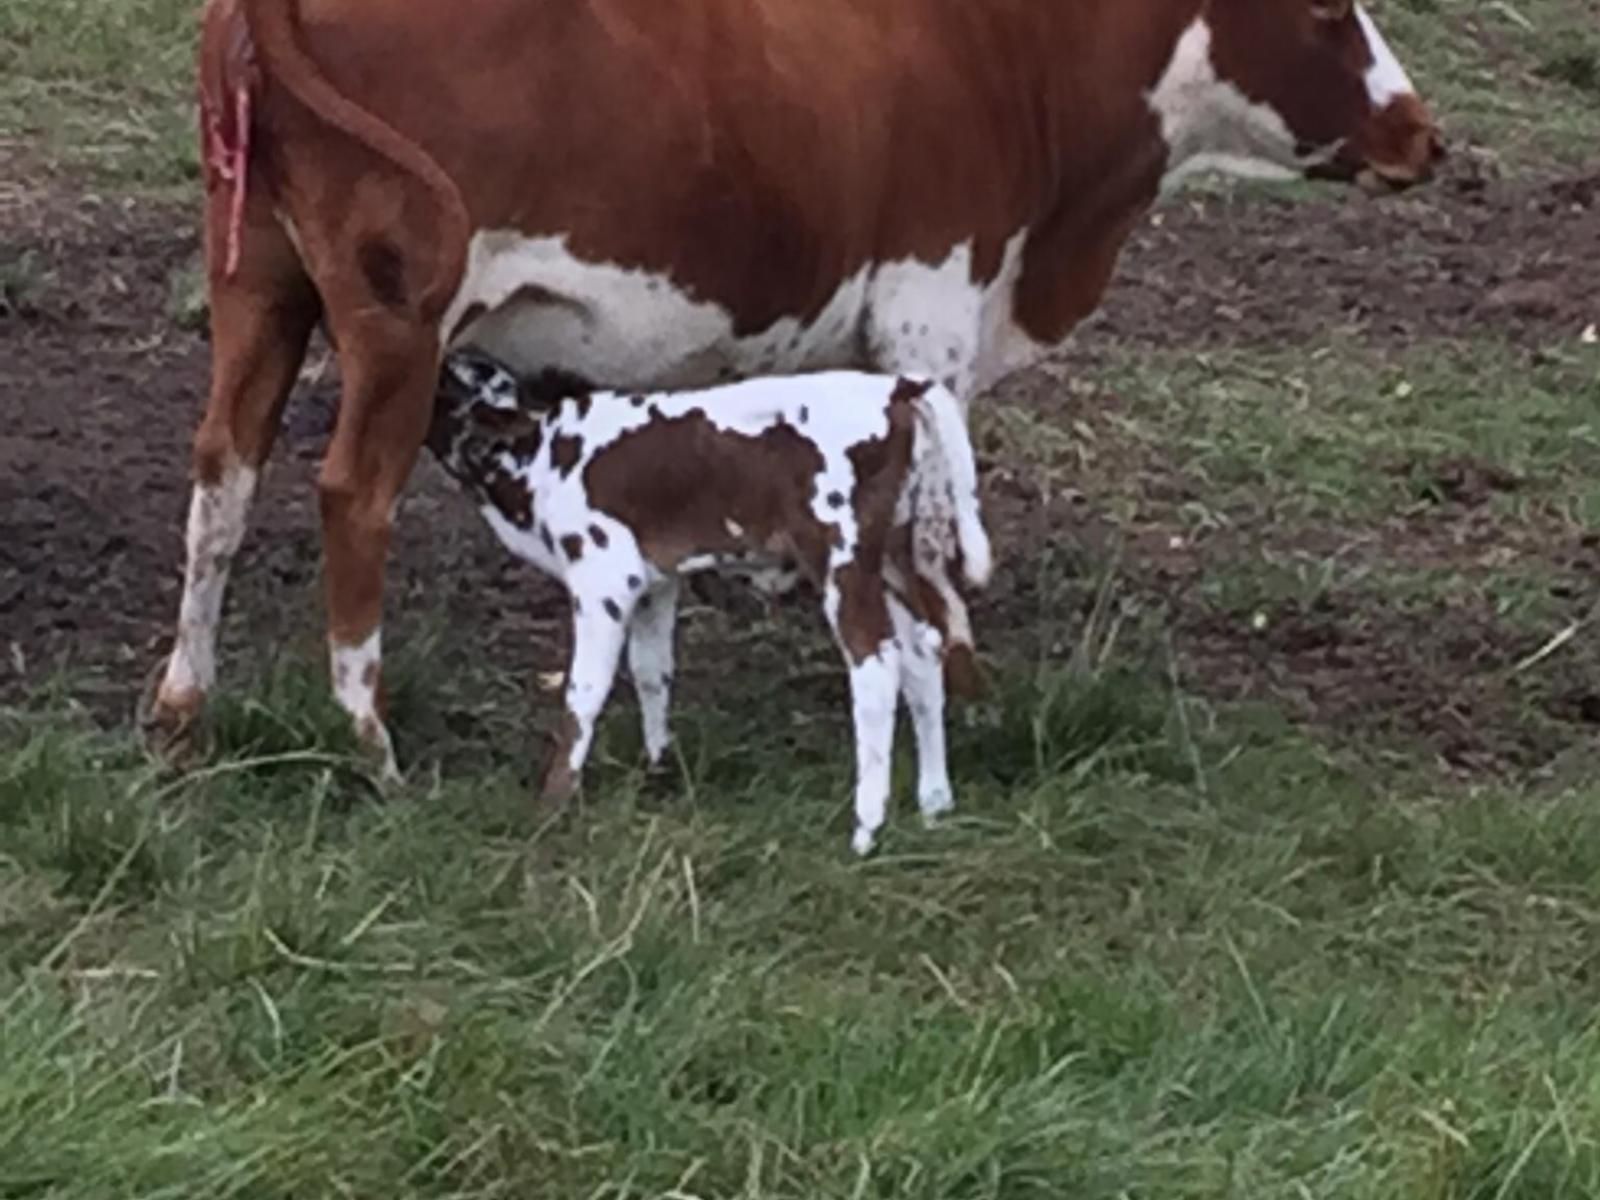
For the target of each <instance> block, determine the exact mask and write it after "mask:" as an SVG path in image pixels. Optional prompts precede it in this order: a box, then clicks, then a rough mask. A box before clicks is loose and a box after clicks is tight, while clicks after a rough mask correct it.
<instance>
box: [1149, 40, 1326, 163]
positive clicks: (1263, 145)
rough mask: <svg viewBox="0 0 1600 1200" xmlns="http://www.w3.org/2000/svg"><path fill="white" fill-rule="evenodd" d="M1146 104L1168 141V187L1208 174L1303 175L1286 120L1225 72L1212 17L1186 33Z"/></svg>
mask: <svg viewBox="0 0 1600 1200" xmlns="http://www.w3.org/2000/svg"><path fill="white" fill-rule="evenodd" d="M1146 101H1147V103H1148V104H1149V105H1150V108H1151V110H1152V111H1153V112H1154V113H1155V114H1156V117H1157V119H1158V120H1160V122H1161V136H1162V139H1163V140H1164V141H1165V142H1166V143H1167V149H1168V158H1167V170H1166V174H1165V176H1164V178H1163V179H1162V186H1163V187H1164V188H1170V187H1172V186H1174V185H1175V184H1177V183H1178V182H1179V181H1180V180H1182V179H1184V178H1186V177H1187V176H1189V175H1193V174H1196V173H1197V172H1201V171H1211V170H1214V171H1222V172H1225V173H1227V174H1230V175H1240V176H1245V177H1247V178H1258V179H1293V178H1296V177H1297V176H1298V174H1299V165H1300V163H1299V160H1298V159H1297V158H1296V155H1295V139H1294V134H1293V133H1291V132H1290V130H1289V126H1288V124H1287V123H1286V122H1285V121H1284V119H1283V118H1282V117H1281V116H1280V115H1279V114H1278V113H1277V111H1276V110H1275V109H1273V108H1272V107H1270V106H1269V105H1265V104H1256V103H1254V102H1252V101H1251V100H1250V99H1249V98H1248V97H1247V96H1246V95H1245V94H1244V93H1243V92H1241V91H1240V90H1239V89H1238V88H1237V87H1235V86H1234V85H1233V84H1231V83H1229V82H1228V81H1227V80H1224V79H1222V78H1220V77H1219V76H1218V75H1217V70H1216V67H1215V65H1214V64H1213V63H1212V61H1211V27H1210V26H1209V25H1208V24H1207V23H1206V21H1205V18H1204V17H1196V18H1195V20H1194V21H1193V22H1191V23H1190V25H1189V27H1188V28H1187V29H1185V30H1184V31H1183V36H1182V37H1180V38H1179V39H1178V44H1177V46H1176V47H1175V48H1174V49H1173V52H1172V58H1171V60H1170V61H1169V62H1168V64H1167V69H1166V70H1165V71H1164V72H1163V73H1162V76H1161V78H1160V80H1158V81H1157V83H1156V86H1155V87H1154V88H1152V89H1151V90H1150V93H1149V95H1148V96H1147V97H1146Z"/></svg>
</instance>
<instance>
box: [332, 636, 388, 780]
mask: <svg viewBox="0 0 1600 1200" xmlns="http://www.w3.org/2000/svg"><path fill="white" fill-rule="evenodd" d="M328 658H329V667H330V670H331V671H332V674H333V694H334V697H335V699H337V700H338V701H339V705H340V707H342V708H343V709H344V710H345V712H347V713H349V714H350V720H351V721H352V722H353V723H354V724H355V727H356V733H357V735H358V736H359V737H360V738H361V740H362V741H364V742H366V743H367V744H368V745H369V746H370V747H371V748H372V749H373V750H375V751H377V752H378V754H379V755H381V757H382V760H383V761H382V767H381V770H382V774H383V778H384V779H385V781H387V782H391V783H393V782H396V781H398V780H399V778H400V769H399V767H398V766H397V765H396V763H395V759H394V746H393V744H392V743H391V742H390V740H389V731H388V730H387V729H385V728H384V724H383V718H382V716H380V715H379V713H378V675H379V672H380V671H381V670H382V667H383V635H382V633H381V632H380V631H379V630H376V629H375V630H373V631H372V633H371V634H370V635H369V636H368V637H367V640H366V641H364V642H361V643H359V644H357V645H348V644H345V643H341V642H337V641H330V642H329V644H328Z"/></svg>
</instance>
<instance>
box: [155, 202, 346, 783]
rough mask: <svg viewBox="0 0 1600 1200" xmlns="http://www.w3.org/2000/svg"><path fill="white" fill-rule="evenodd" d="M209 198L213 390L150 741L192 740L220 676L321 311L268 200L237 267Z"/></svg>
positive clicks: (168, 749) (253, 213)
mask: <svg viewBox="0 0 1600 1200" xmlns="http://www.w3.org/2000/svg"><path fill="white" fill-rule="evenodd" d="M225 198H226V193H218V195H217V196H215V197H213V199H212V202H211V204H212V211H211V212H210V213H209V214H208V219H207V235H208V239H207V240H208V244H207V259H208V264H209V271H210V281H209V302H210V319H211V392H210V397H209V400H208V402H207V405H206V411H205V416H204V418H203V419H202V420H201V422H200V425H199V428H198V429H197V430H196V432H195V437H194V467H193V470H194V485H193V491H192V493H191V496H190V501H189V518H188V524H187V528H186V532H185V550H186V561H185V565H184V578H183V597H182V599H181V601H180V603H179V610H178V628H177V635H176V638H175V640H174V643H173V648H172V652H171V654H170V656H169V657H168V659H167V662H166V666H165V668H164V670H163V671H162V674H161V677H160V680H159V683H158V684H157V686H156V689H155V694H154V696H153V697H151V698H150V700H149V703H148V705H147V707H146V708H145V710H144V712H143V713H142V714H141V716H142V723H143V725H144V727H145V733H146V736H147V738H148V739H149V741H150V742H151V743H152V745H153V747H154V748H156V749H158V750H161V751H163V752H165V753H169V754H178V753H180V752H182V751H183V750H184V749H186V748H187V743H188V735H189V733H190V730H191V727H192V725H193V723H194V721H195V719H196V718H197V717H198V716H199V714H200V711H201V708H202V706H203V704H204V701H205V698H206V695H207V693H208V692H209V691H210V690H211V688H212V686H213V685H214V683H215V682H216V643H217V627H218V623H219V621H220V619H221V615H222V602H223V596H224V593H225V592H226V590H227V584H228V573H229V569H230V567H231V566H232V562H233V557H234V555H235V554H236V553H237V551H238V549H239V544H240V542H241V541H242V540H243V537H244V532H245V525H246V521H247V518H248V515H249V511H250V502H251V499H252V497H253V496H254V494H255V489H256V483H257V480H258V479H259V477H260V473H261V469H262V465H263V464H264V463H265V461H266V458H267V455H268V453H269V452H270V451H271V449H272V443H273V440H274V437H275V435H276V433H277V428H278V421H279V418H280V415H281V414H282V411H283V404H284V401H285V400H286V399H287V398H288V395H289V390H290V388H291V387H292V386H293V384H294V380H295V374H296V372H297V371H298V370H299V368H300V364H301V361H302V359H303V358H304V355H305V348H306V342H307V340H308V339H309V338H310V335H311V331H312V328H313V326H314V325H315V323H316V319H317V315H318V311H319V308H318V302H317V296H316V293H315V291H314V290H313V288H312V286H311V283H310V280H309V279H308V278H307V277H306V274H305V272H304V270H303V268H302V267H301V265H300V260H299V258H298V256H297V255H296V254H295V251H294V247H293V246H292V245H291V244H290V242H289V240H288V238H287V237H286V236H285V235H284V233H283V231H282V230H281V229H280V228H279V227H278V225H277V223H276V222H275V220H274V219H273V218H272V215H271V213H270V212H269V211H265V208H264V205H252V207H251V208H250V209H249V210H248V212H247V220H248V224H247V226H246V228H245V232H244V236H243V238H242V245H241V257H240V261H239V263H238V267H237V269H236V271H235V272H234V273H233V274H231V275H228V274H227V273H226V272H225V271H224V270H223V266H222V260H223V257H224V254H225V251H224V249H223V247H221V246H220V245H217V244H216V243H217V242H218V241H219V240H220V239H221V237H222V236H223V235H222V233H221V230H222V229H224V228H225V222H224V219H223V217H222V216H221V215H220V214H219V212H218V206H219V205H220V204H222V203H223V202H224V200H225Z"/></svg>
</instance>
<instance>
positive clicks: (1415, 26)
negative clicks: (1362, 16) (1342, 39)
mask: <svg viewBox="0 0 1600 1200" xmlns="http://www.w3.org/2000/svg"><path fill="white" fill-rule="evenodd" d="M1370 7H1371V9H1372V12H1373V15H1374V17H1375V18H1376V19H1377V20H1378V21H1379V22H1380V23H1381V25H1382V27H1383V30H1384V32H1385V35H1386V36H1387V37H1389V39H1390V40H1391V41H1392V42H1393V43H1394V45H1395V50H1396V53H1397V54H1398V55H1399V57H1400V58H1401V60H1402V61H1403V62H1404V63H1405V65H1406V67H1407V69H1408V70H1409V71H1410V72H1411V74H1412V76H1413V77H1414V78H1415V80H1416V82H1417V86H1418V88H1419V89H1420V90H1421V91H1422V93H1423V94H1424V95H1426V96H1427V97H1428V99H1429V101H1430V102H1431V103H1432V104H1433V106H1434V107H1435V108H1436V109H1437V110H1438V112H1439V114H1440V115H1441V117H1442V118H1443V120H1444V122H1445V124H1446V126H1447V127H1448V129H1449V130H1450V132H1451V133H1452V135H1453V136H1454V138H1456V139H1457V140H1466V141H1468V142H1473V143H1477V144H1479V145H1481V146H1484V147H1486V148H1487V149H1489V150H1490V151H1491V152H1493V153H1494V154H1496V155H1497V156H1499V157H1501V158H1503V159H1505V160H1507V161H1508V162H1511V163H1513V164H1523V163H1527V162H1531V161H1538V160H1542V159H1548V158H1556V159H1561V160H1566V161H1569V162H1583V161H1586V160H1591V159H1592V158H1593V157H1594V148H1595V145H1596V142H1597V140H1600V103H1597V98H1600V92H1597V89H1596V76H1595V74H1594V66H1595V64H1596V62H1597V61H1600V14H1597V13H1596V12H1595V9H1594V6H1593V4H1591V3H1588V2H1587V0H1517V2H1516V3H1515V4H1496V3H1481V2H1480V0H1381V2H1375V3H1372V4H1371V5H1370Z"/></svg>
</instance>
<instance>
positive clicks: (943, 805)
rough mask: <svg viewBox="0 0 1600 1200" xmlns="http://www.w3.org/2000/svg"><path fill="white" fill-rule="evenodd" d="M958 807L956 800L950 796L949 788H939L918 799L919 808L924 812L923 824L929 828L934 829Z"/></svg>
mask: <svg viewBox="0 0 1600 1200" xmlns="http://www.w3.org/2000/svg"><path fill="white" fill-rule="evenodd" d="M955 806H956V798H955V797H954V796H952V795H951V794H950V789H949V788H939V789H938V790H936V791H932V792H929V793H928V794H927V795H925V796H922V797H920V798H919V799H918V803H917V807H918V808H920V809H921V810H922V823H923V824H924V825H926V826H927V827H928V828H930V829H931V828H933V827H934V826H935V825H937V824H938V823H939V819H940V818H941V817H943V816H945V815H946V814H947V813H949V812H950V811H951V810H952V809H954V808H955Z"/></svg>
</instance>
